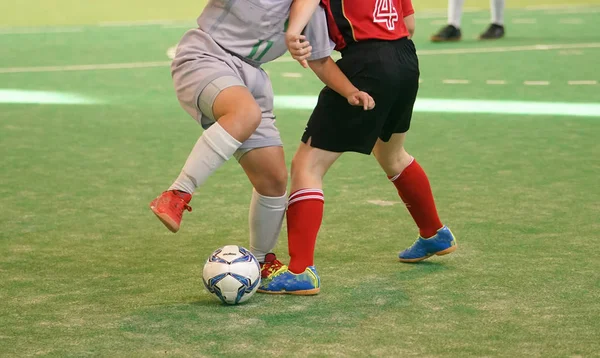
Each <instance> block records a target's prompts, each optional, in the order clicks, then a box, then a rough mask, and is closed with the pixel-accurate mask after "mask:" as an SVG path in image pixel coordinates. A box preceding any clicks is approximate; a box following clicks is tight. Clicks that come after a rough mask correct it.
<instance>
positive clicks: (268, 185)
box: [254, 167, 288, 196]
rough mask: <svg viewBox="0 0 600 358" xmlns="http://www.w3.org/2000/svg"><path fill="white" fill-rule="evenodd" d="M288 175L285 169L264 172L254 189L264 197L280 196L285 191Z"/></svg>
mask: <svg viewBox="0 0 600 358" xmlns="http://www.w3.org/2000/svg"><path fill="white" fill-rule="evenodd" d="M287 182H288V173H287V169H286V168H285V167H283V168H276V169H273V170H270V171H268V172H265V173H264V175H263V176H262V178H260V179H259V180H258V181H257V182H256V183H255V184H254V189H256V191H257V192H258V193H259V194H260V195H264V196H282V195H284V194H285V192H286V189H287Z"/></svg>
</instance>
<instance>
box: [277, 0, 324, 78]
mask: <svg viewBox="0 0 600 358" xmlns="http://www.w3.org/2000/svg"><path fill="white" fill-rule="evenodd" d="M319 3H320V0H294V2H293V3H292V7H291V8H290V22H289V24H288V29H287V31H286V34H285V38H286V43H287V47H288V50H289V51H290V54H291V55H292V57H293V58H294V59H295V60H297V61H298V62H300V64H301V65H302V66H303V67H307V63H306V60H307V59H308V58H309V57H310V54H311V50H312V47H311V46H310V44H309V43H308V41H306V37H305V36H303V35H302V30H304V28H305V27H306V25H307V24H308V22H309V21H310V18H311V17H312V15H313V13H314V12H315V10H316V9H317V7H318V6H319Z"/></svg>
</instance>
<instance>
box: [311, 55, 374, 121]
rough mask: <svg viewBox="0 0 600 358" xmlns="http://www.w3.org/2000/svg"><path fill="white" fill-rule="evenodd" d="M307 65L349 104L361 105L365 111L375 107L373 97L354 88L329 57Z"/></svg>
mask: <svg viewBox="0 0 600 358" xmlns="http://www.w3.org/2000/svg"><path fill="white" fill-rule="evenodd" d="M308 65H309V66H310V68H311V69H312V70H313V72H314V73H315V74H316V75H317V77H319V78H320V79H321V81H323V83H325V84H326V85H327V87H329V88H331V89H332V90H334V91H336V92H337V93H339V94H340V95H342V96H344V97H345V98H346V99H347V100H348V103H350V104H351V105H353V106H362V107H363V109H364V110H365V111H366V110H369V109H373V107H375V101H374V100H373V98H372V97H371V96H370V95H369V94H368V93H366V92H363V91H361V90H359V89H358V88H356V87H355V86H354V85H353V84H352V82H350V80H349V79H348V77H346V75H345V74H344V73H343V72H342V70H340V68H339V67H338V65H337V64H336V63H335V62H334V61H333V59H331V57H329V56H327V57H324V58H321V59H318V60H312V61H308Z"/></svg>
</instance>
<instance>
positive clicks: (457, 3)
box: [431, 0, 465, 42]
mask: <svg viewBox="0 0 600 358" xmlns="http://www.w3.org/2000/svg"><path fill="white" fill-rule="evenodd" d="M464 2H465V0H448V25H446V26H444V27H443V28H442V29H440V31H438V32H437V33H436V34H434V35H433V36H431V41H433V42H447V41H458V40H460V39H461V38H462V33H461V31H460V22H461V19H462V13H463V5H464Z"/></svg>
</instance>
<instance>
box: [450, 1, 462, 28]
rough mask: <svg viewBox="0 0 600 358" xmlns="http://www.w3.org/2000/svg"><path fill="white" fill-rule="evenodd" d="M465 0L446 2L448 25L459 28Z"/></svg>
mask: <svg viewBox="0 0 600 358" xmlns="http://www.w3.org/2000/svg"><path fill="white" fill-rule="evenodd" d="M464 4H465V0H448V24H449V25H453V26H454V27H456V28H460V23H461V20H462V13H463V6H464Z"/></svg>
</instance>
